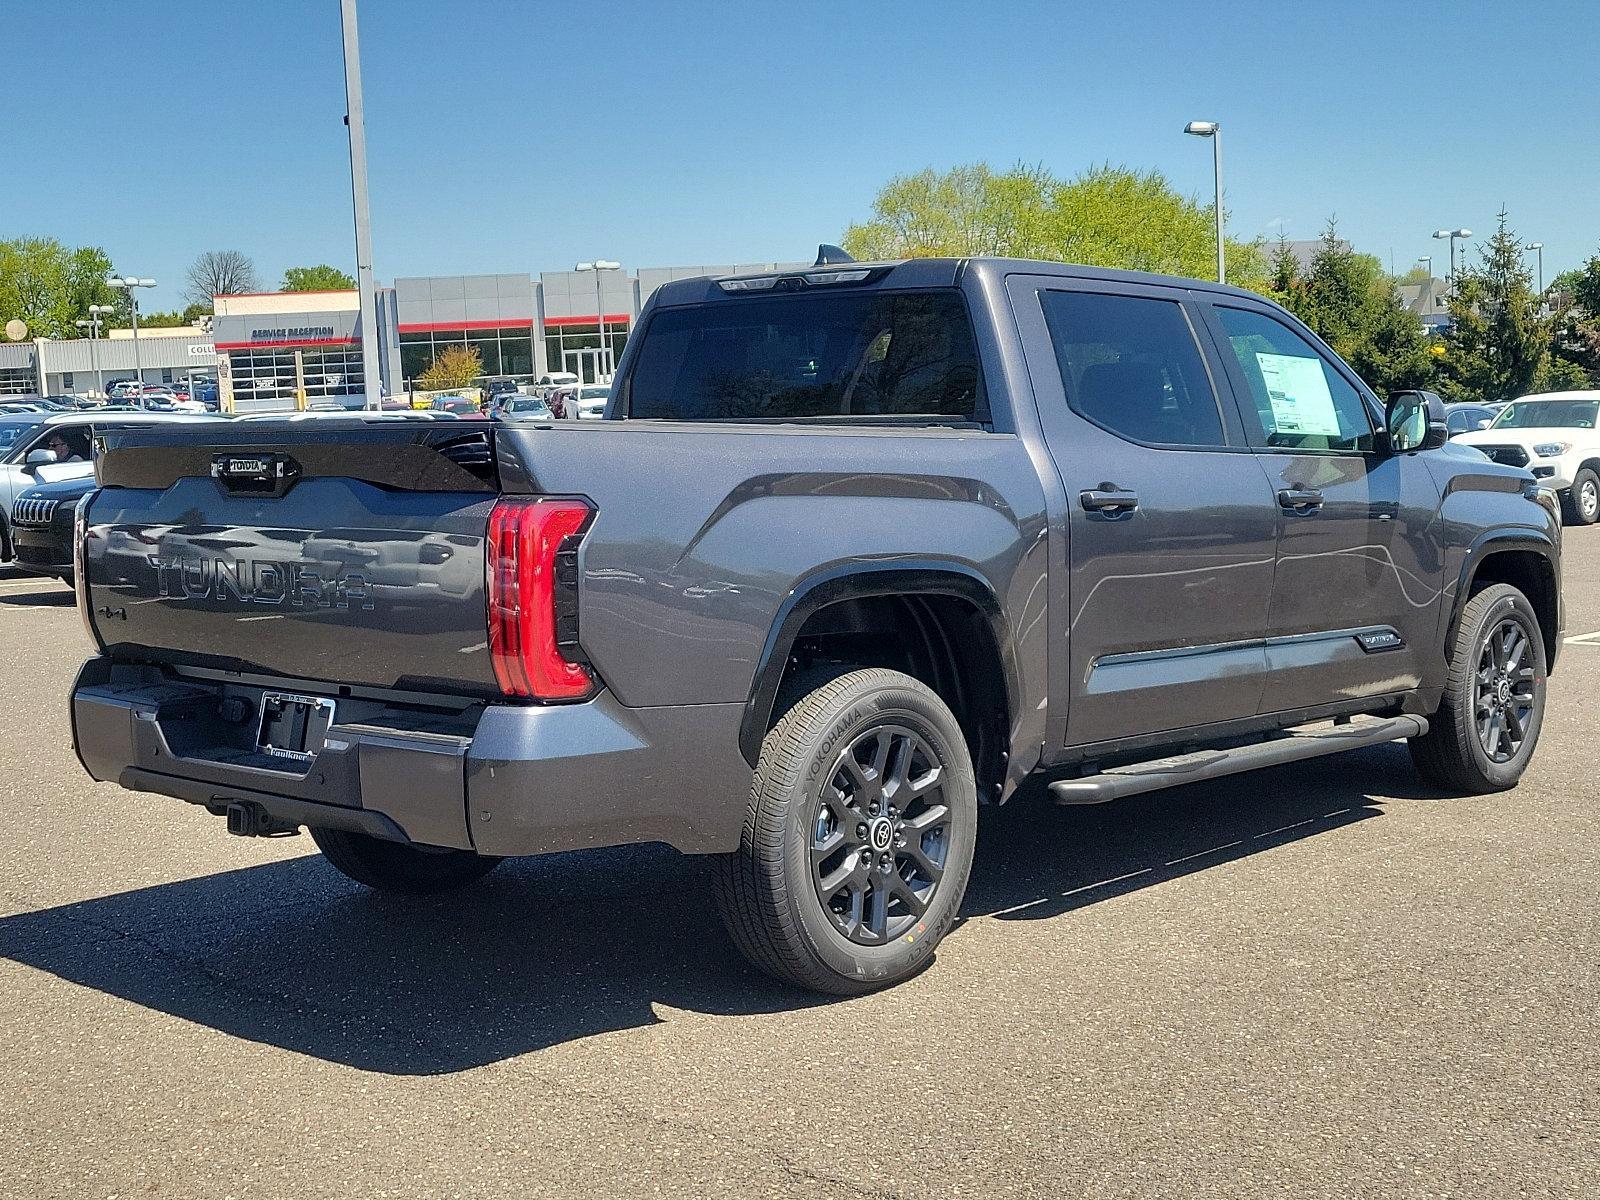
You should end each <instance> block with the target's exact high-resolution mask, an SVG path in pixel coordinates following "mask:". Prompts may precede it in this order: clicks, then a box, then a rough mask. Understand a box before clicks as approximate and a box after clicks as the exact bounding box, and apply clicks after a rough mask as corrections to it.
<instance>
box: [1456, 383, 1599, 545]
mask: <svg viewBox="0 0 1600 1200" xmlns="http://www.w3.org/2000/svg"><path fill="white" fill-rule="evenodd" d="M1597 418H1600V391H1593V392H1543V393H1539V394H1537V395H1533V396H1523V397H1521V398H1520V399H1517V400H1513V401H1512V402H1511V403H1510V404H1508V405H1506V407H1505V408H1504V409H1503V410H1502V411H1501V413H1500V415H1499V416H1498V417H1496V418H1495V419H1494V423H1493V424H1492V425H1490V426H1489V427H1488V428H1487V429H1475V430H1472V431H1470V432H1468V433H1463V434H1461V435H1460V436H1459V437H1457V438H1455V439H1454V440H1453V442H1454V444H1455V445H1457V446H1472V447H1475V448H1476V449H1478V450H1480V451H1482V452H1483V453H1484V454H1486V455H1488V456H1489V457H1490V458H1492V459H1494V461H1495V462H1499V463H1505V464H1507V465H1508V466H1513V467H1527V468H1528V469H1529V470H1531V471H1532V472H1533V475H1534V478H1535V479H1537V480H1538V481H1539V483H1540V485H1541V486H1543V487H1547V488H1550V489H1551V490H1552V491H1555V492H1558V493H1559V494H1560V496H1561V507H1562V509H1563V510H1564V511H1565V513H1566V517H1567V522H1568V523H1569V524H1572V525H1593V524H1594V523H1595V521H1596V520H1600V429H1597V428H1596V425H1600V419H1597Z"/></svg>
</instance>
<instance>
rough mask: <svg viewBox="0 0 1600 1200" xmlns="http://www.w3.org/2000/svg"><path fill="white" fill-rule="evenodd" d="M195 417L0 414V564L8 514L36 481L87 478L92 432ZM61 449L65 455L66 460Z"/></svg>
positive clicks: (7, 547) (7, 550)
mask: <svg viewBox="0 0 1600 1200" xmlns="http://www.w3.org/2000/svg"><path fill="white" fill-rule="evenodd" d="M195 419H197V418H193V417H189V416H185V415H181V414H170V415H165V416H162V415H158V414H155V413H142V412H133V411H129V412H107V411H106V410H103V409H100V410H95V411H93V412H74V413H32V414H19V415H12V416H0V561H5V560H9V559H10V558H11V554H12V546H11V532H10V513H11V508H12V505H13V504H14V503H15V502H16V499H17V497H18V496H19V495H20V494H21V493H22V492H23V491H25V490H26V489H27V488H30V487H32V486H34V485H35V484H38V483H46V482H50V481H53V480H56V479H63V478H81V477H83V476H87V475H92V474H93V473H94V465H93V458H94V451H93V444H92V443H93V437H94V434H95V431H96V430H103V429H124V428H129V427H132V426H136V425H144V424H148V423H151V422H159V421H187V420H195ZM60 448H64V449H65V450H66V451H67V453H66V456H65V459H63V457H62V456H61V454H60V453H59V449H60Z"/></svg>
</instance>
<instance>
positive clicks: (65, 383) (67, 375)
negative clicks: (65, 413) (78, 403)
mask: <svg viewBox="0 0 1600 1200" xmlns="http://www.w3.org/2000/svg"><path fill="white" fill-rule="evenodd" d="M61 390H62V391H64V392H70V391H71V390H72V372H71V371H63V372H62V373H61Z"/></svg>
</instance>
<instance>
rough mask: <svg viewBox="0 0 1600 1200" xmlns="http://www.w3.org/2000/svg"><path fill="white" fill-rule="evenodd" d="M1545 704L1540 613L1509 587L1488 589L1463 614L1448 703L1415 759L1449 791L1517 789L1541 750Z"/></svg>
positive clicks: (1416, 741)
mask: <svg viewBox="0 0 1600 1200" xmlns="http://www.w3.org/2000/svg"><path fill="white" fill-rule="evenodd" d="M1544 702H1545V654H1544V638H1543V636H1542V635H1541V634H1540V632H1539V618H1538V617H1537V615H1535V613H1534V611H1533V606H1532V605H1531V604H1529V603H1528V598H1527V597H1526V596H1524V595H1523V594H1522V593H1521V592H1519V591H1518V590H1517V589H1516V588H1514V587H1512V586H1511V585H1510V584H1505V583H1497V584H1493V585H1491V586H1490V587H1486V588H1484V589H1483V591H1481V592H1479V593H1478V594H1477V595H1476V596H1474V597H1472V599H1471V600H1469V601H1467V605H1466V607H1465V608H1464V609H1462V611H1461V621H1460V623H1459V624H1458V625H1457V627H1456V634H1455V638H1454V640H1453V641H1452V643H1451V651H1450V677H1449V680H1448V681H1447V682H1446V684H1445V689H1444V696H1443V698H1442V699H1441V700H1440V702H1439V708H1438V710H1437V711H1436V712H1435V713H1434V714H1433V717H1432V718H1431V723H1430V724H1429V727H1428V732H1427V733H1425V734H1424V735H1423V736H1422V737H1418V738H1412V739H1411V760H1412V762H1413V763H1415V764H1416V768H1417V771H1418V773H1419V774H1421V776H1422V777H1423V779H1425V780H1427V781H1428V782H1429V783H1431V784H1433V785H1434V786H1436V787H1439V788H1442V789H1443V790H1445V791H1449V792H1464V793H1467V794H1469V795H1483V794H1485V793H1488V792H1499V791H1504V790H1505V789H1507V788H1511V787H1515V786H1516V785H1517V781H1518V780H1519V779H1521V778H1522V773H1523V771H1524V770H1526V769H1527V766H1528V762H1529V760H1531V759H1532V757H1533V751H1534V747H1535V746H1536V745H1537V744H1538V741H1539V729H1540V727H1541V726H1542V725H1543V723H1544Z"/></svg>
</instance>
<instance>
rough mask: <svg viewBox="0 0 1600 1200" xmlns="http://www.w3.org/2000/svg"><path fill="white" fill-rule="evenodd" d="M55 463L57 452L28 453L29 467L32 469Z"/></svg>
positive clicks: (31, 451)
mask: <svg viewBox="0 0 1600 1200" xmlns="http://www.w3.org/2000/svg"><path fill="white" fill-rule="evenodd" d="M55 461H56V452H55V451H54V450H29V451H28V466H30V467H42V466H45V465H46V464H48V463H53V462H55Z"/></svg>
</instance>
